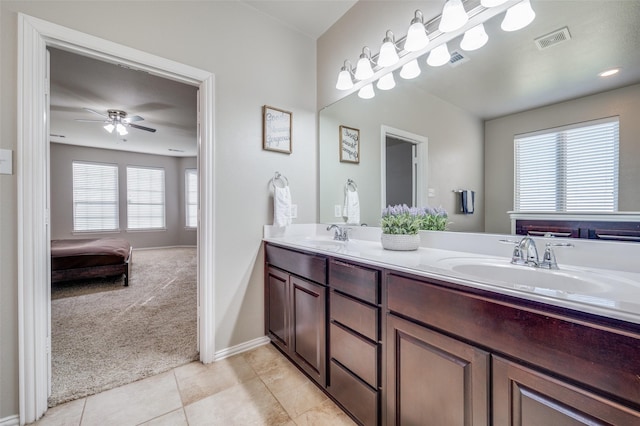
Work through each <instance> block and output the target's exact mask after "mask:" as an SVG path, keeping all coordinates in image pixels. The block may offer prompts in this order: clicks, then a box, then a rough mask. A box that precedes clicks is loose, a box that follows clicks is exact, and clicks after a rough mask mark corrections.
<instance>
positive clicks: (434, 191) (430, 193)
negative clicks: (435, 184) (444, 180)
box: [428, 188, 436, 197]
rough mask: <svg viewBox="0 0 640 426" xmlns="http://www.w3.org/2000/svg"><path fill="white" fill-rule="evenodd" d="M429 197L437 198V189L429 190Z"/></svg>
mask: <svg viewBox="0 0 640 426" xmlns="http://www.w3.org/2000/svg"><path fill="white" fill-rule="evenodd" d="M428 196H429V197H435V196H436V190H435V188H429V190H428Z"/></svg>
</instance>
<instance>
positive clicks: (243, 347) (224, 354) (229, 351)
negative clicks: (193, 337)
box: [0, 336, 270, 426]
mask: <svg viewBox="0 0 640 426" xmlns="http://www.w3.org/2000/svg"><path fill="white" fill-rule="evenodd" d="M269 342H270V340H269V338H268V337H267V336H262V337H258V338H257V339H253V340H249V341H248V342H244V343H240V344H239V345H236V346H232V347H230V348H226V349H222V350H220V351H217V352H216V353H215V354H214V356H213V359H214V361H220V360H221V359H225V358H229V357H230V356H233V355H237V354H240V353H242V352H247V351H250V350H251V349H255V348H257V347H260V346H262V345H266V344H267V343H269ZM0 426H1V425H0Z"/></svg>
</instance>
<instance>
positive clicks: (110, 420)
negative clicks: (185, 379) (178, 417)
mask: <svg viewBox="0 0 640 426" xmlns="http://www.w3.org/2000/svg"><path fill="white" fill-rule="evenodd" d="M180 407H181V403H180V394H179V393H178V386H177V385H176V380H175V377H174V375H173V371H170V372H168V373H163V374H159V375H157V376H153V377H150V378H148V379H144V380H140V381H138V382H134V383H131V384H128V385H125V386H121V387H119V388H115V389H111V390H108V391H106V392H102V393H99V394H97V395H93V396H90V397H88V398H87V402H86V405H85V409H84V415H83V417H82V426H92V425H107V424H109V425H118V426H125V425H136V424H139V423H142V422H145V421H148V420H150V419H155V418H156V417H159V416H162V415H164V414H166V413H169V412H171V411H174V410H176V409H178V408H180Z"/></svg>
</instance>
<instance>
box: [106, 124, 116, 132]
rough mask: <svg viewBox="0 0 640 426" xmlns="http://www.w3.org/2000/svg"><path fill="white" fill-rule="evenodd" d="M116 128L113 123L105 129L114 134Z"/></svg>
mask: <svg viewBox="0 0 640 426" xmlns="http://www.w3.org/2000/svg"><path fill="white" fill-rule="evenodd" d="M115 128H116V126H114V125H113V123H109V124H107V125H106V126H104V129H105V130H106V131H107V132H109V133H113V129H115Z"/></svg>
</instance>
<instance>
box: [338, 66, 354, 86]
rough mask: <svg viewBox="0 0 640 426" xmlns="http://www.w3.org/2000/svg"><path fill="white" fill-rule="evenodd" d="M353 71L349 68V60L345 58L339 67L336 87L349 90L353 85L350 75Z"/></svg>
mask: <svg viewBox="0 0 640 426" xmlns="http://www.w3.org/2000/svg"><path fill="white" fill-rule="evenodd" d="M352 74H353V71H352V70H351V62H350V61H349V60H348V59H347V60H346V61H344V65H343V66H342V68H341V69H340V73H339V74H338V82H337V83H336V89H338V90H349V89H351V88H352V87H353V79H352V78H351V75H352Z"/></svg>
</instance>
